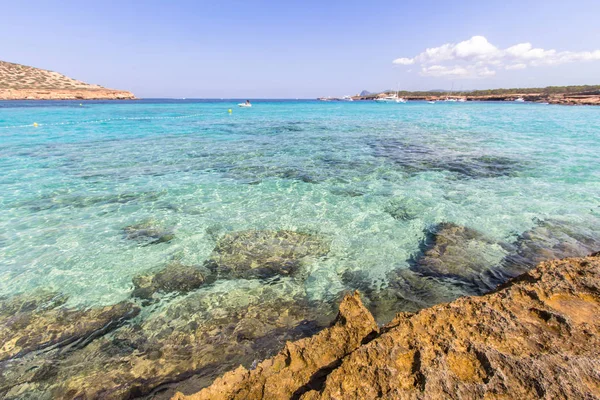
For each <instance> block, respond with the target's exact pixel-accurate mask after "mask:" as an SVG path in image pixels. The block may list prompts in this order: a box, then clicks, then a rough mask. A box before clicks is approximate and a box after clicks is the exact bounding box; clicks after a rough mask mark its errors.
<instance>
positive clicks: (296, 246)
mask: <svg viewBox="0 0 600 400" xmlns="http://www.w3.org/2000/svg"><path fill="white" fill-rule="evenodd" d="M328 252H329V244H328V243H326V242H324V241H323V240H322V239H320V238H318V237H316V236H313V235H311V234H307V233H301V232H293V231H285V230H283V231H258V230H248V231H241V232H233V233H228V234H226V235H224V236H223V237H222V238H220V239H219V241H218V242H217V245H216V247H215V248H214V250H213V252H212V254H211V256H210V258H209V260H208V261H207V262H206V266H207V267H208V268H209V269H211V270H213V271H214V272H216V273H217V274H218V275H219V276H220V277H227V278H244V279H252V278H268V277H272V276H275V275H283V276H287V275H293V274H294V273H295V272H296V271H297V270H298V269H299V268H300V266H301V265H302V262H303V261H304V260H305V259H306V258H308V257H321V256H324V255H326V254H327V253H328Z"/></svg>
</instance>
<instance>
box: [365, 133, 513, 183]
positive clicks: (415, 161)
mask: <svg viewBox="0 0 600 400" xmlns="http://www.w3.org/2000/svg"><path fill="white" fill-rule="evenodd" d="M369 145H370V147H371V148H372V150H373V154H374V156H375V157H382V158H384V159H386V160H389V161H390V162H392V163H394V164H396V165H398V166H400V167H402V169H403V170H404V171H406V172H407V173H409V174H418V173H423V172H429V171H447V172H450V173H452V174H454V175H455V176H456V177H457V178H460V179H483V178H498V177H503V176H512V175H515V174H516V173H517V172H518V171H520V170H522V169H523V163H522V162H520V161H519V160H514V159H511V158H508V157H503V156H494V155H483V156H473V155H469V154H460V153H450V152H441V151H440V150H439V149H435V148H431V147H428V146H425V145H420V144H411V143H407V142H404V141H401V140H398V139H380V140H377V141H374V142H372V143H370V144H369Z"/></svg>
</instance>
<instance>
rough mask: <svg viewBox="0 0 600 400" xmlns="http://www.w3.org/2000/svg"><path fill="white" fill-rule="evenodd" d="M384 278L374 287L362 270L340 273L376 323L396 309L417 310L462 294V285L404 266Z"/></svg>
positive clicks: (386, 317) (384, 319)
mask: <svg viewBox="0 0 600 400" xmlns="http://www.w3.org/2000/svg"><path fill="white" fill-rule="evenodd" d="M387 278H388V282H387V285H385V286H378V285H374V284H373V282H370V281H369V279H368V278H367V277H366V274H365V273H364V272H346V273H344V275H343V276H342V280H343V281H344V283H346V285H347V286H348V287H349V288H352V289H358V290H360V292H361V294H362V295H363V296H364V297H365V298H366V300H367V308H368V309H369V311H371V313H372V314H373V316H374V317H375V320H376V321H377V322H378V323H387V322H389V321H391V320H392V318H393V317H394V316H395V315H396V314H397V313H398V312H417V311H419V310H421V309H423V308H427V307H431V306H433V305H435V304H439V303H446V302H450V301H452V300H455V299H457V298H458V297H460V296H463V295H464V294H465V289H464V288H462V287H459V286H457V285H454V284H452V283H449V282H445V281H444V280H442V279H438V278H436V277H431V276H423V275H421V274H418V273H416V272H414V271H411V270H410V269H408V268H398V269H395V270H393V271H392V272H390V273H389V274H388V277H387Z"/></svg>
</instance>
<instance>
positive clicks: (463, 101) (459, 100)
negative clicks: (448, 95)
mask: <svg viewBox="0 0 600 400" xmlns="http://www.w3.org/2000/svg"><path fill="white" fill-rule="evenodd" d="M466 101H467V99H465V98H464V97H461V98H460V99H458V102H459V103H465V102H466Z"/></svg>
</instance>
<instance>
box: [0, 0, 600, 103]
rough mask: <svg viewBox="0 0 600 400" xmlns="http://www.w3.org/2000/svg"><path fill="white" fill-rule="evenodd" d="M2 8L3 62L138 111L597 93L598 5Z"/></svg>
mask: <svg viewBox="0 0 600 400" xmlns="http://www.w3.org/2000/svg"><path fill="white" fill-rule="evenodd" d="M3 3H4V4H2V7H1V9H2V15H1V16H0V38H1V39H0V60H5V61H11V62H17V63H21V64H27V65H32V66H36V67H40V68H46V69H51V70H54V71H58V72H61V73H64V74H65V75H68V76H70V77H73V78H76V79H81V80H84V81H86V82H90V83H98V84H101V85H103V86H107V87H112V88H119V89H127V90H131V91H133V92H134V93H135V94H136V95H137V96H139V97H188V98H191V97H210V98H220V97H236V98H259V97H263V98H264V97H277V98H295V97H299V98H312V97H316V96H321V95H323V96H341V95H346V94H355V93H357V92H360V91H361V90H363V89H367V90H370V91H379V90H383V89H387V88H395V87H396V85H399V86H400V87H401V88H403V89H408V90H423V89H435V88H446V89H450V88H451V87H452V85H453V86H454V88H455V89H460V88H464V89H476V88H493V87H523V86H548V85H567V84H600V73H599V71H600V59H597V57H596V56H597V55H598V54H599V53H594V51H598V50H600V24H599V23H598V16H599V15H600V1H598V0H594V1H577V0H573V1H568V2H567V1H564V0H562V1H554V0H545V1H526V0H522V1H512V0H504V1H494V0H492V1H481V0H479V1H459V0H454V1H447V0H446V1H427V0H425V1H401V0H393V1H368V2H367V1H360V2H358V1H312V0H305V1H260V0H257V1H254V0H246V1H237V0H232V1H228V2H217V1H210V2H209V1H187V0H186V1H172V2H167V1H152V0H149V1H127V0H122V1H97V2H87V1H82V0H80V1H68V0H66V1H50V0H47V1H34V0H30V1H27V2H17V1H4V2H3ZM474 36H475V37H476V39H475V40H471V38H472V37H474ZM481 37H483V40H482V39H481ZM461 42H465V43H463V44H461V45H459V46H456V45H457V44H459V43H461ZM527 43H529V44H530V46H529V47H527V45H526V44H527ZM445 44H448V45H447V46H445V47H444V46H443V45H445ZM515 45H519V46H520V47H513V46H515ZM427 48H430V49H436V48H437V50H436V51H435V52H434V53H435V55H434V56H427V55H423V52H424V51H425V49H427ZM465 49H466V50H465ZM508 49H512V50H508ZM541 49H543V51H540V50H541ZM585 52H589V53H585ZM517 53H518V54H517ZM398 59H404V61H401V62H399V63H398V62H397V63H396V64H394V63H393V61H394V60H398Z"/></svg>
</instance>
